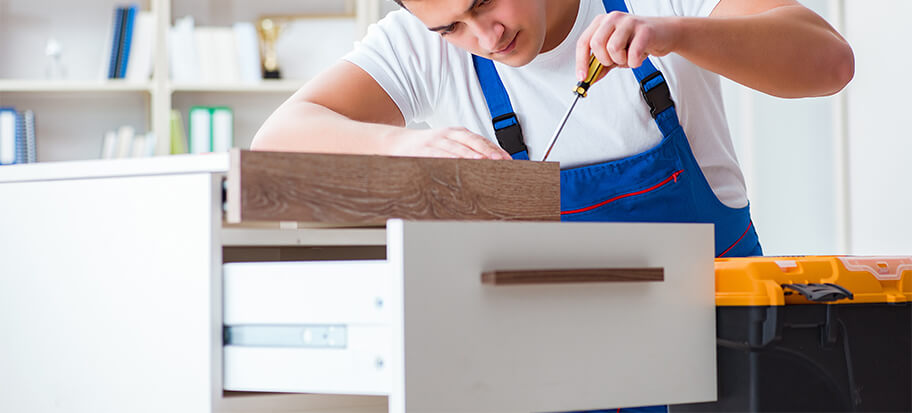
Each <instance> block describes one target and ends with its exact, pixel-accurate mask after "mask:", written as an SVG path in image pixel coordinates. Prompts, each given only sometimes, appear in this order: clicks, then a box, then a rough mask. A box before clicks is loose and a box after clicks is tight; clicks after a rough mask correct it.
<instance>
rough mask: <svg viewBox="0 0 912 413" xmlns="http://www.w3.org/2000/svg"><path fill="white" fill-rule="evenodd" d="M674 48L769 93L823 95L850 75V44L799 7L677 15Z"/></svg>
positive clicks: (699, 64)
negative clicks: (749, 12) (746, 13)
mask: <svg viewBox="0 0 912 413" xmlns="http://www.w3.org/2000/svg"><path fill="white" fill-rule="evenodd" d="M675 20H676V21H675V22H674V24H675V25H676V28H677V30H676V32H677V33H679V34H680V35H679V36H676V38H677V41H676V45H675V46H674V47H673V50H672V51H673V52H675V53H678V54H679V55H681V56H683V57H684V58H686V59H688V60H690V61H691V62H693V63H695V64H697V65H698V66H700V67H703V68H704V69H707V70H710V71H713V72H716V73H719V74H721V75H723V76H725V77H727V78H729V79H731V80H733V81H735V82H738V83H740V84H743V85H745V86H748V87H750V88H753V89H756V90H759V91H761V92H765V93H768V94H770V95H774V96H779V97H785V98H797V97H810V96H826V95H831V94H834V93H836V92H838V91H839V90H841V89H842V88H843V87H845V85H846V84H847V83H848V82H849V81H850V80H851V79H852V76H853V75H854V70H855V69H854V66H855V63H854V56H853V54H852V49H851V48H850V47H849V45H848V44H847V43H846V42H845V40H844V39H842V37H840V36H839V35H838V34H837V33H836V32H835V31H834V30H833V29H832V28H831V27H830V26H829V24H827V23H826V21H824V20H823V19H822V18H820V17H819V16H817V15H816V14H814V13H813V12H811V11H809V10H807V9H804V8H803V7H800V6H783V7H778V8H775V9H772V10H769V11H767V12H763V13H760V14H755V15H750V16H739V17H709V18H676V19H675Z"/></svg>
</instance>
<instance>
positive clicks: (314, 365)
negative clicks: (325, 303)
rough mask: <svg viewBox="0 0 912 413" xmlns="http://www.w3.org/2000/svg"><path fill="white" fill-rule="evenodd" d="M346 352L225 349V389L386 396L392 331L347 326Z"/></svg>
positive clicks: (280, 348)
mask: <svg viewBox="0 0 912 413" xmlns="http://www.w3.org/2000/svg"><path fill="white" fill-rule="evenodd" d="M346 330H347V338H346V340H345V343H346V344H345V346H344V348H313V347H311V348H306V347H248V346H237V345H228V346H225V348H224V357H225V359H224V363H225V364H224V365H225V374H224V387H225V389H226V390H237V391H265V392H299V393H326V394H363V395H387V394H389V391H390V384H391V382H392V378H391V377H392V376H391V373H390V371H391V368H390V365H389V363H390V362H389V360H390V343H391V342H392V339H391V337H390V328H389V327H378V326H348V327H347V328H346Z"/></svg>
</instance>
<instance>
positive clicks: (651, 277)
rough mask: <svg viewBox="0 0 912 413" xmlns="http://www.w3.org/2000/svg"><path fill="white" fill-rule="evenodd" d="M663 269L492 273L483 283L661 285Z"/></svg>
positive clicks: (597, 269) (486, 275) (589, 269)
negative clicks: (658, 283) (653, 282)
mask: <svg viewBox="0 0 912 413" xmlns="http://www.w3.org/2000/svg"><path fill="white" fill-rule="evenodd" d="M664 279H665V270H664V269H663V268H587V269H574V270H527V271H489V272H485V273H482V274H481V282H482V283H484V284H491V285H528V284H566V283H592V282H629V281H662V280H664Z"/></svg>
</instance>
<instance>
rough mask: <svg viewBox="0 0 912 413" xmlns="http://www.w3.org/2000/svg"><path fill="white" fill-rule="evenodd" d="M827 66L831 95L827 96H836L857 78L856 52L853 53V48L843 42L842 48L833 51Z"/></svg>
mask: <svg viewBox="0 0 912 413" xmlns="http://www.w3.org/2000/svg"><path fill="white" fill-rule="evenodd" d="M827 66H828V67H827V68H826V70H827V72H828V73H827V75H828V76H826V78H827V79H829V81H828V82H827V85H828V89H829V93H827V94H826V95H835V94H836V93H839V92H840V91H842V90H843V89H845V87H846V86H847V85H848V84H849V82H851V81H852V79H853V78H854V77H855V52H853V51H852V47H851V46H849V44H848V43H844V42H842V44H841V46H840V47H838V48H836V50H834V51H833V53H832V58H831V61H830V63H828V65H827Z"/></svg>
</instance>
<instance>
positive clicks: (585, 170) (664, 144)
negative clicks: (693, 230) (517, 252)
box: [472, 0, 763, 257]
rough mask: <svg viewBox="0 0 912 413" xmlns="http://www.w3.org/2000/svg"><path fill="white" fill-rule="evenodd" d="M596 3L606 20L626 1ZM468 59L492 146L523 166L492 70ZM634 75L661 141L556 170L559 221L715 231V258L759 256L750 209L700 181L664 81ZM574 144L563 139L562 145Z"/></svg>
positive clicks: (656, 75)
mask: <svg viewBox="0 0 912 413" xmlns="http://www.w3.org/2000/svg"><path fill="white" fill-rule="evenodd" d="M602 2H603V3H604V4H605V10H607V11H608V12H611V11H613V10H619V11H622V12H627V6H626V5H625V4H624V0H602ZM472 58H473V62H474V64H475V72H476V74H477V75H478V80H479V82H480V83H481V88H482V90H483V91H484V96H485V100H486V101H487V104H488V110H489V111H490V112H491V117H492V120H493V123H494V130H495V133H496V137H497V141H498V143H499V144H500V145H501V147H503V148H504V150H505V151H507V152H508V153H510V154H511V155H512V156H513V159H521V160H527V159H529V155H528V151H527V149H526V146H525V144H524V143H523V138H522V128H521V127H520V125H519V120H518V119H517V117H516V114H515V113H514V112H513V105H512V104H511V103H510V97H509V96H508V95H507V91H506V89H505V88H504V86H503V83H502V82H501V80H500V76H499V75H498V74H497V69H496V68H495V67H494V63H493V62H491V61H490V60H488V59H485V58H481V57H478V56H474V55H473V56H472ZM633 72H634V74H635V75H636V78H637V80H638V81H639V82H640V91H641V92H642V95H643V98H644V99H645V100H646V103H647V104H648V105H649V107H650V111H651V113H652V117H653V118H654V119H655V121H656V123H657V124H658V126H659V130H661V131H662V136H663V139H662V141H661V142H660V143H659V144H658V145H657V146H655V147H653V148H652V149H649V150H648V151H646V152H642V153H639V154H637V155H633V156H630V157H628V158H623V159H618V160H613V161H608V162H602V163H598V164H594V165H588V166H582V167H578V168H571V169H565V170H562V171H561V172H560V173H561V188H560V191H561V220H562V221H601V222H605V221H611V222H691V223H713V224H715V251H716V256H717V257H745V256H759V255H763V252H762V250H761V248H760V241H759V239H758V238H757V232H756V231H755V230H754V227H753V223H752V222H751V217H750V209H749V206H745V207H744V208H730V207H728V206H726V205H725V204H723V203H722V202H721V201H719V199H718V198H717V197H716V195H715V193H713V191H712V188H711V187H710V186H709V182H707V181H706V177H705V176H703V172H702V171H701V170H700V166H699V165H698V164H697V160H696V159H695V158H694V155H693V152H692V151H691V149H690V144H688V142H687V136H685V135H684V129H683V128H682V127H681V124H680V122H679V121H678V114H677V112H676V111H675V107H674V102H673V101H672V99H671V93H670V91H669V89H668V84H667V83H666V82H665V77H664V76H663V75H662V73H661V72H659V71H658V70H657V69H656V68H655V66H654V65H653V64H652V62H651V61H650V60H649V59H646V60H645V61H643V64H642V66H640V67H639V68H636V69H633ZM571 122H572V120H571ZM572 139H573V138H572V137H566V138H564V142H569V141H571V140H572Z"/></svg>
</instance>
